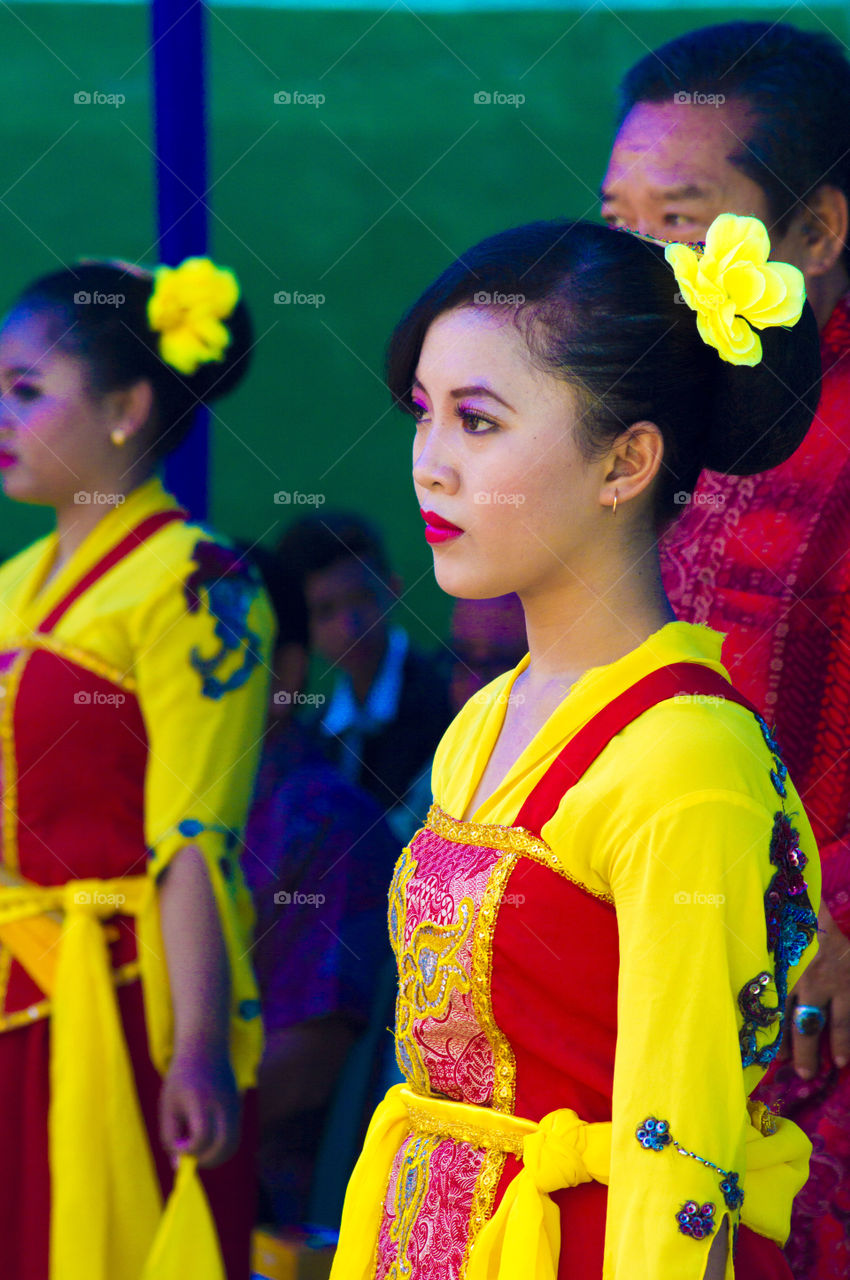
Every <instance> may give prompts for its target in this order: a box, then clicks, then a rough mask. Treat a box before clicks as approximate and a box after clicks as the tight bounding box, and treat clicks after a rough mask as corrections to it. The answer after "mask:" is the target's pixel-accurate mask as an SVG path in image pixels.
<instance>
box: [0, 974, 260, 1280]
mask: <svg viewBox="0 0 850 1280" xmlns="http://www.w3.org/2000/svg"><path fill="white" fill-rule="evenodd" d="M118 1003H119V1007H120V1010H121V1017H122V1021H123V1024H124V1033H125V1036H126V1039H127V1046H128V1048H129V1051H130V1057H131V1060H132V1063H133V1069H134V1072H135V1076H136V1084H137V1087H138V1092H139V1100H140V1102H141V1107H142V1113H143V1115H144V1117H145V1122H146V1124H147V1128H148V1134H149V1136H150V1142H151V1149H152V1151H153V1153H154V1158H155V1161H156V1168H157V1173H158V1175H159V1179H160V1184H161V1187H162V1192H163V1196H166V1195H167V1194H168V1192H169V1190H170V1188H171V1184H172V1181H173V1176H174V1175H173V1170H172V1168H171V1164H170V1161H169V1159H168V1156H167V1155H166V1153H165V1151H164V1150H163V1148H162V1146H161V1144H160V1142H159V1137H158V1118H157V1107H158V1103H159V1091H160V1086H161V1081H160V1077H159V1075H158V1073H157V1071H156V1069H155V1067H154V1066H153V1063H152V1062H151V1060H150V1055H149V1054H148V1045H147V1034H146V1031H145V1021H144V1009H143V1006H142V990H141V984H140V983H139V982H133V983H131V984H130V985H128V986H126V987H122V988H120V989H119V991H118ZM49 1045H50V1022H49V1019H42V1020H41V1021H39V1022H35V1023H33V1025H32V1026H28V1027H20V1028H18V1029H17V1030H15V1031H7V1032H5V1033H3V1034H2V1035H0V1098H2V1104H0V1187H2V1195H0V1275H2V1277H3V1280H47V1276H48V1273H49V1264H48V1251H49V1239H50V1226H49V1224H50V1176H49V1168H48V1159H47V1113H48V1105H49V1099H50V1090H49V1059H48V1053H49ZM256 1145H257V1114H256V1094H255V1092H254V1091H253V1090H251V1091H250V1092H249V1094H248V1095H247V1096H246V1099H245V1106H244V1109H243V1128H242V1142H241V1144H240V1147H239V1150H238V1152H237V1153H236V1155H235V1156H233V1158H232V1159H231V1160H229V1161H227V1163H226V1164H223V1165H220V1166H219V1167H218V1168H217V1169H209V1170H202V1171H201V1180H202V1182H203V1185H204V1189H205V1190H206V1193H207V1196H208V1198H209V1201H210V1207H211V1209H212V1212H213V1217H214V1218H215V1222H216V1226H217V1229H218V1233H219V1240H220V1241H221V1247H222V1253H223V1255H224V1260H225V1268H226V1273H227V1280H249V1276H250V1250H251V1232H252V1230H253V1227H254V1217H255V1211H256V1181H255V1173H254V1157H255V1152H256ZM115 1280H119V1277H116V1278H115Z"/></svg>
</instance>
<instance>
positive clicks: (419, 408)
mask: <svg viewBox="0 0 850 1280" xmlns="http://www.w3.org/2000/svg"><path fill="white" fill-rule="evenodd" d="M411 413H412V414H413V416H414V418H415V419H416V421H417V422H421V421H422V419H423V418H424V417H426V415H427V413H428V410H427V409H426V408H425V405H424V404H420V402H419V401H418V400H414V401H412V406H411Z"/></svg>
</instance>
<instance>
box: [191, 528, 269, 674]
mask: <svg viewBox="0 0 850 1280" xmlns="http://www.w3.org/2000/svg"><path fill="white" fill-rule="evenodd" d="M192 559H193V560H194V562H195V564H196V566H197V567H196V568H195V569H194V570H193V572H192V573H190V574H189V577H188V578H187V579H186V582H185V584H184V588H183V589H184V593H185V596H186V602H187V604H188V606H189V612H190V613H196V612H197V610H198V609H199V608H200V605H201V592H204V593H205V594H206V599H207V606H208V608H209V611H210V613H211V614H212V616H213V618H214V619H215V636H216V639H217V640H218V641H219V642H220V643H219V648H218V650H217V652H216V653H214V654H213V655H212V656H211V657H209V658H204V657H202V656H201V652H200V650H199V649H198V647H197V646H195V647H194V648H193V649H192V652H191V654H190V655H189V661H190V662H191V664H192V666H193V667H194V668H195V670H196V671H197V672H198V674H199V675H200V677H201V692H202V694H203V696H204V697H205V698H214V699H216V700H217V699H218V698H221V697H222V696H223V695H224V694H225V693H229V692H230V691H231V690H232V689H238V688H240V687H241V686H242V685H243V684H244V683H245V681H246V680H247V679H248V677H249V676H250V674H251V672H252V671H253V670H254V667H255V666H256V665H257V664H258V662H259V661H260V658H261V656H262V655H261V648H260V637H259V636H258V635H257V634H256V632H254V631H252V630H251V628H250V627H249V626H248V614H249V613H250V611H251V605H252V604H253V603H254V600H255V599H256V598H257V593H258V592H259V590H260V589H261V586H262V579H261V578H260V574H259V571H258V570H257V569H256V568H255V567H254V565H252V564H249V563H248V562H247V561H246V560H243V559H242V558H241V557H240V556H239V555H238V554H237V552H235V551H231V550H230V549H229V548H228V547H223V546H221V545H220V544H219V543H217V542H208V541H206V540H205V539H203V538H202V539H199V541H198V542H196V543H195V547H194V550H193V552H192ZM240 652H241V655H242V662H241V665H240V666H238V667H236V668H235V669H234V670H233V671H231V673H230V675H229V676H227V677H226V678H225V679H221V678H220V676H219V675H218V674H216V673H217V671H218V668H219V667H221V665H222V664H223V663H225V662H226V661H227V659H228V658H229V657H230V655H231V654H234V653H236V654H238V653H240Z"/></svg>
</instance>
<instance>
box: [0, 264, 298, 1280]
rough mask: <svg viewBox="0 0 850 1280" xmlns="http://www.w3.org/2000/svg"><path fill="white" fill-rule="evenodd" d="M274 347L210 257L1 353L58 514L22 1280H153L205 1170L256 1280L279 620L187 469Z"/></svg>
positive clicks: (9, 793)
mask: <svg viewBox="0 0 850 1280" xmlns="http://www.w3.org/2000/svg"><path fill="white" fill-rule="evenodd" d="M252 345H253V340H252V331H251V324H250V320H249V317H248V313H247V310H246V307H245V304H244V302H242V301H241V300H240V298H239V286H238V283H237V281H236V279H235V277H234V276H233V274H232V273H231V272H229V271H226V270H223V269H221V268H218V267H216V266H215V265H214V264H213V263H212V262H210V261H209V259H206V258H195V259H187V261H186V262H184V263H182V264H181V265H180V266H179V267H177V268H173V269H172V268H170V267H162V268H159V269H158V270H157V271H156V273H154V274H152V273H151V272H148V271H145V270H142V269H141V268H138V267H134V266H130V265H128V264H126V263H116V262H83V263H75V264H74V265H73V266H71V267H68V268H65V269H63V270H60V271H58V272H56V273H54V274H52V275H49V276H45V277H43V278H41V279H39V280H37V281H35V282H34V283H33V284H31V285H30V286H28V287H27V288H26V289H25V290H24V291H23V293H22V294H21V296H20V297H19V298H18V299H17V301H16V302H15V303H14V305H13V306H12V309H11V311H10V313H9V314H8V315H7V316H6V318H5V320H4V321H3V325H2V329H0V391H2V403H1V404H0V476H2V484H3V490H4V492H5V494H6V496H7V497H8V498H11V499H12V500H13V501H15V502H27V503H34V504H37V505H40V506H44V507H48V508H52V509H53V510H54V511H55V513H56V527H55V529H54V530H53V531H52V532H51V533H49V534H48V535H46V536H45V537H43V538H40V539H38V541H36V542H34V543H33V544H32V545H31V546H29V547H27V548H26V550H24V551H22V552H20V554H18V555H16V556H13V557H12V558H11V559H10V560H8V561H7V562H6V563H5V564H4V565H3V567H2V570H0V666H2V669H3V673H4V675H3V680H2V686H3V699H4V708H3V715H4V723H5V725H6V729H5V730H4V739H3V751H2V766H3V776H4V790H3V802H4V825H3V836H2V867H0V975H2V980H0V1167H2V1172H0V1181H2V1186H3V1195H2V1203H0V1241H2V1243H0V1258H2V1266H0V1270H2V1273H3V1275H4V1276H7V1277H9V1280H45V1277H46V1276H47V1275H48V1274H49V1275H51V1276H60V1275H61V1276H70V1275H83V1274H85V1276H86V1277H87V1278H88V1280H124V1278H125V1277H130V1276H139V1275H141V1274H142V1271H143V1269H144V1266H145V1260H146V1258H147V1257H148V1256H149V1254H150V1253H151V1249H152V1244H153V1241H154V1238H155V1236H156V1238H157V1240H158V1241H159V1242H160V1243H161V1242H162V1237H160V1236H157V1230H158V1227H159V1225H160V1222H161V1221H162V1197H163V1196H165V1195H168V1193H169V1191H170V1189H171V1187H172V1184H173V1183H174V1179H175V1174H174V1168H175V1166H178V1165H179V1172H178V1175H177V1187H178V1194H180V1195H181V1199H182V1197H183V1195H185V1194H188V1195H189V1196H190V1200H189V1201H188V1202H187V1200H186V1199H182V1203H183V1206H184V1208H183V1209H182V1210H181V1211H180V1212H179V1213H177V1214H176V1215H175V1216H174V1217H173V1218H172V1217H171V1216H170V1215H169V1218H168V1221H169V1222H171V1223H172V1228H173V1233H172V1236H171V1240H172V1244H176V1245H180V1244H181V1243H182V1246H183V1247H184V1248H186V1249H187V1250H189V1251H191V1254H192V1256H193V1258H195V1259H196V1261H197V1265H198V1268H199V1274H200V1273H201V1270H203V1274H204V1275H213V1274H220V1272H218V1271H217V1267H216V1263H215V1257H216V1255H217V1254H218V1245H217V1244H216V1241H215V1234H214V1233H211V1232H210V1230H209V1222H208V1221H206V1220H205V1219H204V1215H203V1212H202V1210H203V1204H202V1200H200V1198H199V1196H198V1195H197V1187H196V1186H195V1189H194V1190H193V1183H194V1173H193V1168H194V1163H195V1162H197V1164H198V1165H199V1166H201V1168H202V1175H201V1177H202V1182H203V1185H204V1187H205V1189H206V1193H207V1195H208V1197H209V1201H210V1205H211V1207H212V1211H213V1215H214V1219H215V1226H216V1229H217V1234H218V1244H219V1245H220V1247H221V1250H222V1252H223V1256H224V1263H225V1268H226V1274H227V1277H228V1280H247V1277H248V1274H249V1264H250V1238H251V1231H252V1229H253V1224H254V1217H255V1209H256V1205H255V1201H256V1191H255V1187H256V1182H255V1179H254V1176H253V1170H254V1158H255V1151H254V1144H255V1141H256V1125H255V1108H254V1106H253V1105H248V1106H246V1108H245V1127H244V1132H243V1136H242V1140H241V1144H240V1106H241V1104H240V1094H241V1093H242V1092H244V1091H245V1090H246V1089H247V1090H249V1093H248V1102H249V1103H250V1104H253V1103H255V1101H256V1099H255V1097H253V1096H252V1093H253V1091H252V1090H251V1088H250V1087H251V1086H252V1085H253V1084H254V1082H255V1079H256V1068H257V1063H258V1060H259V1056H260V1050H261V1044H262V1033H261V1024H260V1018H259V1012H260V1009H259V1001H258V998H257V989H256V985H255V981H254V976H253V973H252V971H251V968H250V962H249V960H248V958H247V957H248V953H249V937H250V928H251V923H252V912H251V902H250V897H249V895H248V892H247V889H246V887H245V884H244V880H243V878H242V873H241V869H240V862H239V847H240V843H241V838H242V832H243V827H244V822H245V818H246V816H247V810H248V805H249V801H250V796H251V789H252V785H253V781H254V774H255V770H256V765H257V760H258V757H259V745H260V739H261V736H262V729H263V723H264V716H265V707H266V704H267V698H268V664H269V660H270V657H271V647H272V643H271V642H272V636H273V630H274V622H273V617H272V611H271V608H270V605H269V601H268V598H267V596H266V594H265V592H264V590H263V586H262V580H261V578H260V576H259V574H258V573H257V572H256V570H255V569H253V568H251V567H249V566H248V565H247V564H245V563H244V562H243V561H242V560H241V558H240V557H239V556H238V555H237V553H236V552H235V551H234V550H233V549H232V548H231V546H230V545H229V544H228V543H226V542H225V541H224V540H223V539H221V538H219V537H218V536H217V535H216V534H214V533H211V532H210V531H209V530H208V529H207V528H205V527H201V526H199V525H197V524H195V523H194V522H192V521H191V520H190V519H189V518H188V516H187V513H186V512H185V511H184V510H182V509H181V508H180V507H179V506H178V504H177V502H176V501H175V499H174V498H173V497H172V495H171V494H170V493H168V492H167V491H166V489H165V488H164V487H163V484H162V481H161V479H160V476H159V466H160V463H161V461H162V459H163V458H164V457H165V456H166V455H167V454H168V453H169V452H170V451H171V450H172V449H173V448H174V447H175V446H176V445H177V444H179V443H180V441H181V440H182V439H183V438H184V437H185V435H186V433H187V432H188V430H189V428H190V426H191V424H192V419H193V413H194V410H195V408H196V406H197V405H198V404H199V403H207V402H210V401H212V400H214V399H217V398H218V397H219V396H221V395H224V394H226V393H227V392H228V391H230V390H232V389H233V388H234V387H235V386H236V385H237V383H238V382H239V381H240V379H241V378H242V376H243V374H244V372H245V370H246V368H247V365H248V358H249V353H250V351H251V348H252ZM63 918H64V919H63ZM214 1166H218V1167H214ZM191 1198H194V1209H195V1210H199V1211H200V1212H201V1218H200V1220H199V1219H198V1218H197V1217H195V1218H194V1219H193V1218H192V1213H194V1210H192V1208H191ZM187 1213H188V1214H189V1216H188V1217H187V1216H186V1215H187ZM181 1222H182V1224H183V1227H182V1230H183V1236H182V1237H180V1230H181V1228H180V1225H179V1224H180V1223H181ZM187 1237H188V1238H187ZM145 1274H146V1275H147V1274H151V1275H159V1274H160V1272H159V1271H158V1270H156V1271H153V1272H150V1273H148V1272H147V1271H145Z"/></svg>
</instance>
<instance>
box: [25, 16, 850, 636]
mask: <svg viewBox="0 0 850 1280" xmlns="http://www.w3.org/2000/svg"><path fill="white" fill-rule="evenodd" d="M783 12H785V13H789V11H788V10H783V9H781V8H779V7H777V8H776V10H775V11H774V10H772V9H765V8H764V7H763V6H761V7H758V8H752V9H748V8H743V9H741V10H736V11H735V13H734V16H736V17H750V16H752V17H759V18H769V19H779V18H780V17H781V16H782V14H783ZM845 12H846V11H844V10H841V9H835V8H829V9H817V8H815V9H810V8H807V7H806V6H804V5H801V6H799V7H798V6H795V7H794V9H793V11H791V12H790V13H789V17H790V19H791V20H793V21H795V22H797V23H798V25H800V26H803V27H808V28H814V29H820V28H823V29H826V30H830V31H832V32H833V33H834V34H836V35H837V36H838V37H839V38H840V39H842V40H844V41H845V42H846V37H847V34H848V32H847V21H846V18H845V16H844V15H845ZM729 16H732V11H731V10H730V9H728V8H727V9H724V10H716V9H705V8H702V9H693V10H679V11H677V12H675V13H673V12H658V11H656V12H641V11H635V10H633V9H629V10H623V11H622V12H621V13H620V14H618V13H615V12H613V11H611V10H610V9H608V8H607V7H605V6H602V7H598V6H597V7H594V8H593V9H592V10H590V11H586V12H580V11H576V10H570V11H563V12H558V11H552V10H549V11H540V12H508V13H505V12H501V13H499V12H494V13H475V14H472V13H423V14H416V13H413V12H412V11H410V10H409V9H407V8H406V7H404V8H398V7H396V8H393V9H391V10H390V11H388V12H382V11H380V10H372V11H366V10H363V11H358V10H352V11H317V10H311V11H307V12H301V11H296V10H275V9H252V8H244V7H239V8H224V7H217V8H213V9H211V10H210V11H209V36H210V49H209V54H210V89H211V94H210V125H211V127H210V147H211V163H212V174H213V182H214V186H213V192H212V202H213V208H214V217H213V220H212V234H213V253H214V256H216V257H217V258H218V260H219V261H221V262H223V263H226V264H227V265H230V266H232V267H233V268H234V269H235V270H236V271H237V273H238V274H239V276H240V277H241V279H242V281H243V285H244V290H245V294H246V296H247V298H248V299H249V301H250V303H251V306H252V309H253V313H254V317H255V321H256V327H257V332H258V335H260V341H259V343H258V346H257V349H256V361H255V366H254V369H253V371H252V373H251V376H250V378H249V379H248V380H247V381H246V383H245V384H244V386H243V388H242V389H240V390H239V391H238V392H237V393H236V394H234V395H233V396H232V397H231V398H230V399H229V400H226V401H223V402H221V403H219V404H218V405H217V406H216V407H215V408H216V413H215V416H214V419H213V433H214V437H213V438H214V443H213V472H212V494H211V517H210V518H211V520H212V522H213V523H215V524H217V525H218V526H219V527H220V528H221V529H222V530H225V531H227V532H230V533H232V534H235V535H237V536H240V537H248V538H252V539H254V538H260V539H262V540H263V541H266V542H270V541H272V540H273V539H274V538H275V536H276V534H277V533H278V532H279V531H280V530H281V529H282V528H283V527H284V525H285V524H286V523H287V522H288V521H289V520H290V519H291V518H293V516H294V515H295V514H297V513H298V512H301V511H304V510H312V509H313V508H312V507H306V506H303V505H301V506H299V505H297V504H290V505H288V506H286V505H278V504H276V503H275V502H274V495H275V493H277V492H281V491H286V492H290V493H292V492H298V493H300V494H311V495H312V494H318V495H321V496H322V498H323V499H324V505H325V508H327V507H330V506H340V505H344V506H346V507H351V508H355V509H357V510H359V511H362V512H364V513H368V514H369V515H371V516H373V517H374V519H375V520H376V521H377V522H378V523H379V524H380V526H381V528H382V529H383V530H384V532H385V534H386V536H387V539H388V540H389V542H390V544H391V547H392V555H393V558H394V560H395V563H396V565H397V567H398V569H399V571H400V573H401V574H402V576H403V578H404V580H405V582H406V584H407V588H408V590H407V592H406V594H405V597H404V600H403V602H402V605H401V606H400V609H399V619H400V620H401V621H403V622H405V623H406V625H408V626H410V628H411V630H412V631H413V632H414V634H415V636H416V638H417V640H418V641H419V642H421V643H426V644H427V643H433V642H435V641H436V637H437V636H438V635H442V634H443V633H444V632H445V625H446V619H447V616H448V608H449V602H448V601H447V600H446V599H445V598H444V597H443V596H442V595H441V593H440V592H439V590H438V588H437V587H436V586H435V584H434V582H433V578H432V576H431V573H430V563H431V556H430V551H429V550H428V548H427V546H426V544H425V542H424V539H423V537H422V532H421V530H422V526H421V521H420V520H419V516H418V514H417V510H416V503H415V500H414V498H413V492H412V487H411V482H410V475H409V448H410V440H411V430H410V425H409V423H408V421H407V420H406V419H404V418H402V417H401V415H399V414H397V413H396V412H394V411H391V410H390V409H389V407H388V399H387V395H386V392H385V391H384V389H383V385H382V382H381V364H382V355H383V349H384V344H385V342H386V339H387V336H388V334H389V332H390V329H391V327H392V325H393V323H394V322H395V320H396V319H397V318H398V316H399V314H400V312H401V311H402V310H403V309H404V307H405V306H406V305H407V304H408V303H409V302H411V301H412V300H413V298H414V296H415V295H416V293H417V291H418V290H419V289H420V288H421V287H423V286H424V285H425V284H426V283H427V282H428V281H429V280H430V279H431V277H432V276H433V275H434V274H435V273H437V272H438V271H439V270H440V269H441V268H442V267H443V266H444V265H446V264H447V262H448V261H449V260H450V258H451V257H452V256H453V255H455V254H457V253H458V252H460V251H462V250H463V249H464V247H466V246H468V245H469V244H471V243H472V242H474V241H475V240H477V239H480V238H481V237H482V236H484V235H486V234H488V233H490V232H493V231H496V230H498V229H500V228H501V227H505V226H509V225H511V224H515V223H518V222H522V221H527V220H529V219H531V218H539V217H554V216H557V215H561V214H569V215H571V216H590V217H593V216H595V213H596V207H597V197H596V190H597V187H598V184H599V181H600V179H601V176H602V173H603V171H604V164H605V160H606V156H607V148H608V145H609V142H610V137H611V128H612V117H613V91H614V86H615V84H616V82H617V79H618V77H619V76H620V74H621V73H622V72H623V71H624V70H625V69H626V68H627V67H628V66H629V65H630V64H631V63H632V62H634V61H635V60H636V59H637V58H639V57H640V56H641V55H642V54H643V53H644V52H645V51H646V50H647V49H648V48H652V47H653V46H655V45H657V44H659V43H661V42H663V41H664V40H666V39H669V38H670V37H671V36H673V35H676V34H678V33H680V32H682V31H685V30H687V29H688V28H690V27H693V26H699V25H703V24H705V23H707V22H711V21H718V20H724V19H725V18H728V17H729ZM148 45H149V37H148V16H147V11H146V10H145V9H144V8H143V7H142V6H137V5H133V4H129V5H118V6H109V5H60V4H55V5H54V4H50V5H38V4H36V5H26V4H22V5H17V6H15V7H14V8H8V7H6V6H3V8H2V9H0V48H2V49H3V83H4V96H5V111H4V114H3V123H2V148H0V220H1V221H2V228H3V250H4V252H3V259H4V265H5V271H4V273H3V279H2V282H1V283H0V306H2V307H5V306H6V305H7V304H8V302H9V301H10V300H11V299H12V297H13V296H14V294H15V292H16V291H17V290H18V289H19V288H20V287H21V286H23V285H24V284H25V283H26V282H27V281H28V280H30V279H32V278H34V277H35V276H36V275H38V274H41V273H43V272H45V271H47V270H51V269H53V268H54V267H55V266H58V265H59V263H60V262H63V261H67V260H71V259H73V258H75V257H78V256H84V255H114V256H120V257H123V258H128V259H132V260H134V261H143V262H152V261H155V232H154V214H153V199H152V185H151V175H152V156H151V150H150V149H151V123H150V96H149V60H148V52H147V51H148ZM281 90H284V91H288V92H290V93H294V91H298V92H300V93H303V94H324V96H325V99H326V101H325V102H324V103H323V104H322V105H321V106H319V107H316V106H311V105H297V104H295V103H294V102H291V103H290V104H288V105H278V104H276V103H275V101H274V94H275V92H278V91H281ZM79 91H86V92H90V93H91V92H93V91H98V92H100V93H104V94H123V95H124V96H125V97H126V102H125V103H124V104H123V105H121V106H120V107H117V108H116V107H114V106H107V105H96V104H94V103H91V104H87V105H84V104H79V103H75V101H74V94H75V93H77V92H79ZM482 91H484V92H490V93H494V92H498V93H503V94H523V95H524V96H525V103H524V104H523V105H521V106H519V107H514V106H510V105H494V104H493V103H491V104H489V105H479V104H476V102H475V101H474V96H475V94H476V93H478V92H482ZM281 291H284V292H289V293H290V294H294V293H295V292H296V291H298V292H299V293H301V294H322V295H324V298H325V301H324V303H323V304H322V305H320V306H311V305H293V304H290V305H277V304H276V303H275V294H276V293H278V292H281ZM0 522H2V523H1V524H0V551H2V552H3V553H4V554H10V553H12V552H14V551H16V550H18V549H19V548H20V547H22V546H23V545H25V544H26V543H27V542H28V541H30V540H31V539H32V538H33V537H36V536H38V535H39V534H41V533H43V532H44V531H45V530H46V529H47V528H48V527H49V526H50V523H51V521H50V513H49V512H47V511H45V510H40V509H37V508H27V507H21V506H18V505H16V504H13V503H11V502H9V501H7V500H6V499H4V498H2V497H0Z"/></svg>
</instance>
